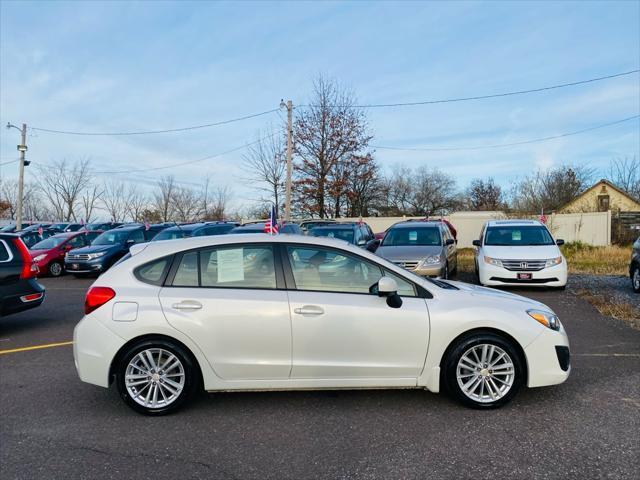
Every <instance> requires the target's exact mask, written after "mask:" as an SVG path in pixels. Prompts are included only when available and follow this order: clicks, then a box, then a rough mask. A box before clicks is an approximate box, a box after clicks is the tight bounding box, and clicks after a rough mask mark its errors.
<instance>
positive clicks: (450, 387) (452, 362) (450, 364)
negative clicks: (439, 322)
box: [441, 332, 526, 409]
mask: <svg viewBox="0 0 640 480" xmlns="http://www.w3.org/2000/svg"><path fill="white" fill-rule="evenodd" d="M485 344H487V345H494V346H496V347H498V348H500V349H502V350H503V351H504V352H506V353H507V355H508V356H509V357H510V358H511V363H512V364H513V367H514V368H513V370H514V374H513V383H512V384H511V387H510V388H509V390H508V391H506V393H504V395H503V396H500V397H499V398H497V399H496V400H495V401H487V402H480V401H477V400H474V399H472V398H470V397H469V396H467V395H466V394H465V393H464V392H463V390H462V388H461V386H460V385H459V383H458V378H457V367H458V362H459V361H460V358H461V357H462V356H463V355H464V354H465V353H466V352H468V351H469V350H470V349H471V348H473V347H475V346H479V345H485ZM525 372H526V367H525V361H524V360H523V359H522V356H521V354H520V352H519V350H518V349H517V348H516V347H515V346H514V345H513V344H512V342H511V341H509V340H506V339H505V338H503V337H501V336H499V335H497V334H494V333H488V332H487V333H482V332H479V333H472V334H470V335H467V336H465V337H463V338H461V339H459V340H458V341H456V343H455V344H454V345H452V346H451V347H450V348H449V350H448V352H447V354H446V356H445V358H444V360H443V363H442V378H441V383H442V385H443V386H444V389H445V391H446V392H447V393H448V394H449V395H450V396H451V397H453V398H454V399H455V400H457V401H459V402H460V403H462V404H463V405H466V406H468V407H471V408H477V409H490V408H497V407H501V406H502V405H505V404H506V403H508V402H509V401H511V399H512V398H513V397H514V396H515V395H516V394H517V393H518V390H520V388H521V387H522V385H523V384H524V381H525V375H526V374H525Z"/></svg>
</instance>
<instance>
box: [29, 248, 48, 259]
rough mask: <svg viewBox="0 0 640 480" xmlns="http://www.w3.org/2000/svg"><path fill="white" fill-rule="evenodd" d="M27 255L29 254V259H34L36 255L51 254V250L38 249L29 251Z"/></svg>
mask: <svg viewBox="0 0 640 480" xmlns="http://www.w3.org/2000/svg"><path fill="white" fill-rule="evenodd" d="M29 253H30V254H31V258H35V257H37V256H38V255H42V254H43V253H44V254H49V253H51V249H46V248H45V249H38V250H29Z"/></svg>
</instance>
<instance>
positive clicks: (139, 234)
mask: <svg viewBox="0 0 640 480" xmlns="http://www.w3.org/2000/svg"><path fill="white" fill-rule="evenodd" d="M129 240H133V243H142V242H144V241H145V239H144V232H143V231H142V230H134V231H133V232H131V236H129Z"/></svg>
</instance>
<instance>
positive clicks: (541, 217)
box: [540, 207, 547, 224]
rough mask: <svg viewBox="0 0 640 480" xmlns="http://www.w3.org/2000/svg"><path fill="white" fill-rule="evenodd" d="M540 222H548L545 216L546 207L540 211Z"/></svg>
mask: <svg viewBox="0 0 640 480" xmlns="http://www.w3.org/2000/svg"><path fill="white" fill-rule="evenodd" d="M540 223H545V224H546V223H547V217H545V216H544V207H543V208H542V210H541V211H540Z"/></svg>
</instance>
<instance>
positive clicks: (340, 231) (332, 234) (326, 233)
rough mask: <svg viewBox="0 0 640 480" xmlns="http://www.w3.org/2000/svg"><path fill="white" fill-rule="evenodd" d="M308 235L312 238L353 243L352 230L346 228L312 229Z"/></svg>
mask: <svg viewBox="0 0 640 480" xmlns="http://www.w3.org/2000/svg"><path fill="white" fill-rule="evenodd" d="M309 235H311V236H313V237H329V238H338V239H340V240H344V241H346V242H349V243H354V241H353V230H351V229H347V228H326V227H322V228H312V229H311V231H310V232H309Z"/></svg>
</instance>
